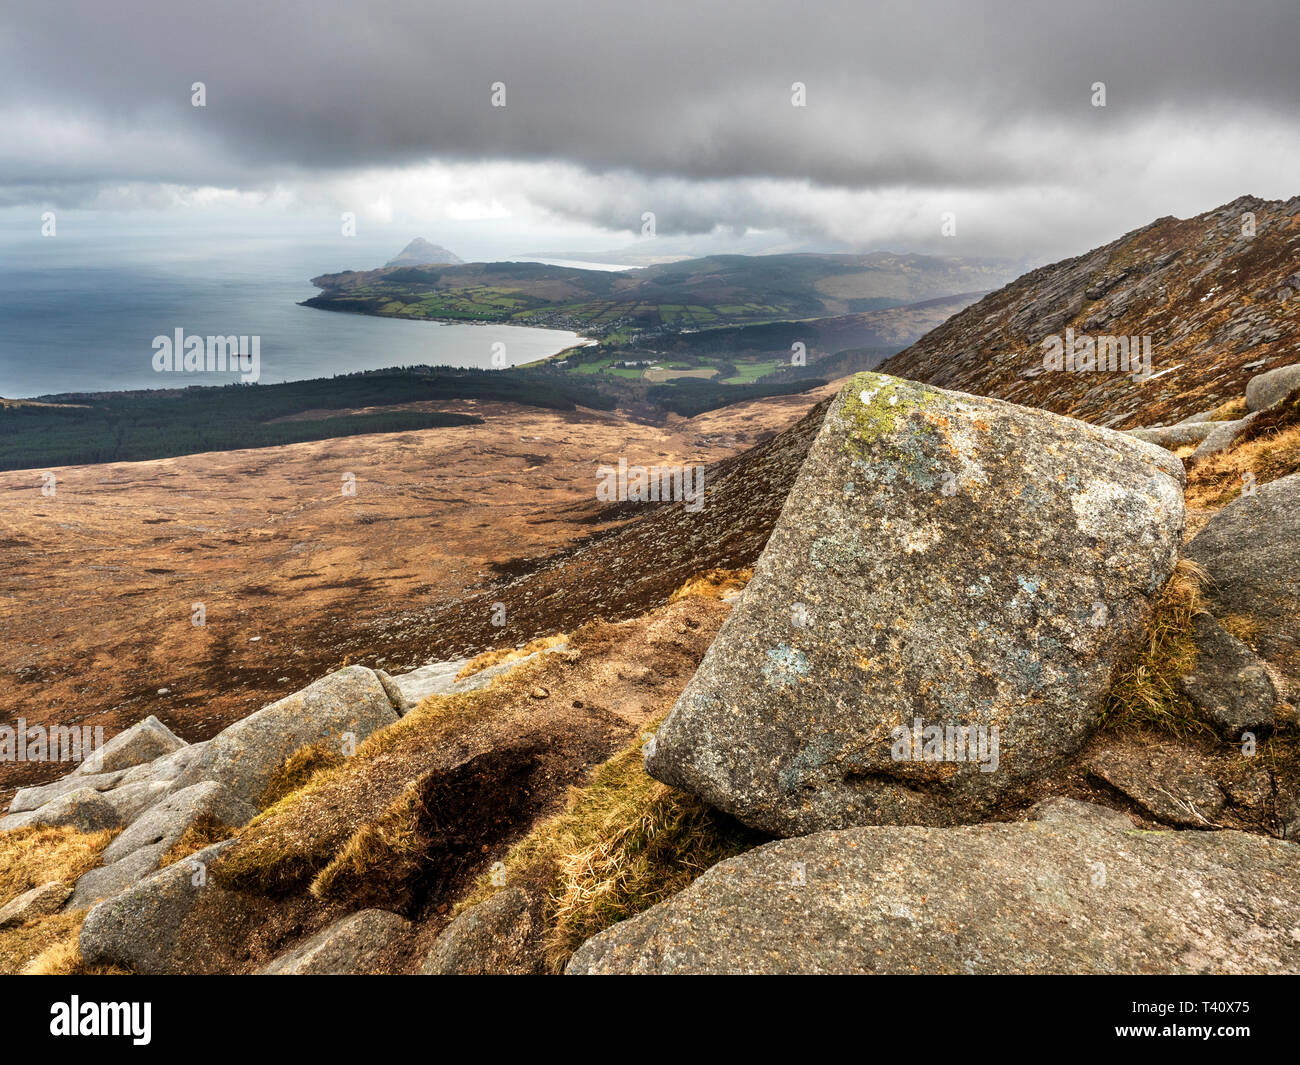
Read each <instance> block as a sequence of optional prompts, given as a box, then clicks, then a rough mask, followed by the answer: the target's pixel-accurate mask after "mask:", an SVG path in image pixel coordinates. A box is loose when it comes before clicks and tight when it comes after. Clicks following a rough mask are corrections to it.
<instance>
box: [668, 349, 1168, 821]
mask: <svg viewBox="0 0 1300 1065" xmlns="http://www.w3.org/2000/svg"><path fill="white" fill-rule="evenodd" d="M864 396H865V397H866V398H865V399H864V398H863V397H864ZM1182 484H1183V469H1182V464H1181V463H1180V462H1179V460H1178V459H1177V458H1176V457H1175V456H1174V455H1172V454H1171V453H1169V452H1168V451H1165V450H1162V449H1160V448H1158V447H1155V446H1153V445H1151V444H1146V443H1143V442H1141V441H1137V440H1134V439H1133V438H1132V437H1130V436H1128V435H1126V434H1124V433H1120V432H1115V431H1112V430H1107V429H1102V428H1099V427H1097V426H1093V425H1088V424H1086V423H1084V422H1080V421H1075V420H1073V419H1069V418H1063V417H1059V416H1057V415H1053V414H1048V413H1046V412H1043V411H1039V410H1031V409H1029V408H1026V407H1019V406H1015V405H1013V404H1010V403H1005V402H1001V401H998V400H992V399H986V398H981V397H977V396H968V395H964V394H961V393H955V392H945V391H940V390H938V389H933V388H930V387H927V386H923V385H919V384H915V383H912V382H909V381H903V380H900V379H897V378H890V377H885V376H882V375H879V374H861V375H858V376H857V377H855V378H853V379H852V381H851V382H850V384H849V385H848V386H847V387H845V388H844V389H843V390H842V391H841V392H840V394H839V395H838V397H837V398H836V400H835V402H834V403H833V404H832V405H831V407H830V410H829V411H828V413H827V415H826V419H825V421H824V422H823V423H822V426H821V429H820V431H819V433H818V437H817V439H816V441H815V442H814V444H813V445H812V448H811V450H810V452H809V455H808V458H807V460H806V461H805V462H804V465H803V468H802V470H801V472H800V474H799V477H798V480H797V481H796V483H795V485H794V488H793V490H792V491H791V493H790V497H789V499H788V500H787V502H786V504H785V508H784V510H783V511H782V513H781V517H780V520H779V521H778V522H777V525H776V528H775V529H774V530H773V533H772V536H771V538H770V539H769V541H768V544H767V547H766V548H765V550H764V551H763V554H762V556H761V557H760V558H759V560H758V562H757V564H756V565H755V568H754V577H753V579H752V580H751V581H750V583H749V585H748V586H747V587H746V589H745V592H744V594H743V595H742V596H741V597H740V598H739V599H738V600H737V602H736V605H735V606H734V608H733V609H732V612H731V615H730V616H729V617H728V619H727V620H726V622H725V623H724V624H723V626H722V628H721V630H720V632H719V633H718V636H717V639H715V640H714V642H713V645H712V646H711V647H710V648H709V651H708V653H707V654H706V655H705V657H704V660H703V661H702V663H701V665H700V667H699V670H698V671H697V672H696V674H695V676H694V677H693V678H692V680H691V681H690V683H689V684H688V685H687V687H686V689H685V691H684V692H683V694H682V696H681V698H680V699H679V700H678V702H677V704H676V706H675V707H674V708H673V710H672V712H671V713H670V714H669V716H668V717H667V719H666V720H665V721H664V723H663V725H662V726H661V727H660V729H659V731H658V733H657V735H656V736H655V738H654V740H653V741H652V742H651V743H649V744H647V748H646V768H647V770H648V771H649V773H650V774H651V775H652V776H654V777H656V778H658V779H659V780H662V781H664V782H665V783H668V784H671V785H674V786H676V787H680V788H683V789H684V790H686V791H689V792H692V793H694V794H696V795H699V796H701V797H702V798H704V799H705V800H706V801H707V802H709V803H711V804H712V805H714V806H717V807H719V808H721V809H723V810H725V811H727V812H728V813H730V814H733V815H734V816H736V817H738V818H739V819H740V820H741V821H744V822H745V823H747V824H749V825H751V826H753V827H755V828H759V829H762V830H764V831H768V832H771V833H773V834H775V835H800V834H803V833H806V832H810V831H815V830H817V829H819V828H827V827H843V826H848V825H854V824H889V823H929V824H950V823H957V822H965V821H970V820H978V819H981V818H983V817H985V816H988V815H990V814H991V813H992V812H993V811H995V810H996V809H997V808H998V807H999V806H1000V805H1003V804H1005V803H1006V802H1008V801H1011V800H1012V799H1014V798H1015V797H1016V796H1017V795H1018V794H1019V793H1021V792H1023V791H1024V790H1026V787H1027V785H1028V784H1029V783H1030V782H1031V781H1033V780H1035V779H1037V778H1039V777H1041V776H1042V775H1043V774H1045V773H1048V772H1051V771H1053V770H1055V769H1057V768H1058V767H1059V766H1060V765H1061V764H1063V763H1064V762H1065V761H1066V760H1067V759H1068V758H1070V757H1071V756H1073V755H1074V754H1075V753H1076V752H1077V751H1078V750H1079V749H1080V748H1081V747H1082V745H1083V744H1084V742H1085V741H1086V740H1087V738H1088V736H1089V735H1090V734H1091V733H1092V731H1093V730H1094V729H1095V728H1096V726H1097V725H1098V723H1099V718H1100V713H1101V708H1102V704H1103V701H1104V698H1105V695H1106V692H1107V691H1108V689H1109V688H1110V685H1111V682H1112V680H1113V678H1114V677H1115V676H1116V674H1117V673H1118V672H1119V670H1120V669H1121V668H1123V667H1125V666H1126V665H1127V663H1128V661H1129V658H1130V656H1131V654H1132V653H1133V652H1134V651H1135V650H1136V649H1137V647H1138V646H1139V645H1140V643H1141V640H1142V635H1143V629H1144V626H1145V624H1146V622H1147V620H1148V618H1149V617H1150V614H1151V610H1152V605H1151V600H1152V597H1153V596H1154V595H1155V594H1157V593H1158V592H1159V590H1160V589H1161V588H1162V586H1163V585H1164V583H1165V581H1166V579H1167V578H1168V576H1169V574H1170V573H1171V572H1172V570H1173V566H1174V563H1175V557H1176V552H1177V547H1178V543H1179V540H1180V537H1181V534H1182V529H1183V521H1184V514H1183V494H1182ZM918 723H919V726H918ZM949 728H951V729H952V730H953V731H952V733H951V735H952V740H951V742H950V741H949V739H948V737H949V732H948V729H949ZM927 729H940V730H942V731H943V739H944V742H943V744H942V745H936V744H935V743H934V742H933V736H934V733H933V732H927V731H926V730H927ZM963 729H964V730H969V731H967V732H964V733H963V732H959V731H958V730H963ZM981 740H982V741H983V744H984V745H983V747H982V748H981V747H980V741H981ZM995 742H996V744H997V748H996V752H995V750H994V743H995ZM937 755H938V756H942V757H935V756H937ZM958 755H962V756H964V758H965V760H959V759H958V757H957V756H958Z"/></svg>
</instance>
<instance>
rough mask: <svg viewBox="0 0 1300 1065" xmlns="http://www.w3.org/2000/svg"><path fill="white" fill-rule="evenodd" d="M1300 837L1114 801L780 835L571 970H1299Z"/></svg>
mask: <svg viewBox="0 0 1300 1065" xmlns="http://www.w3.org/2000/svg"><path fill="white" fill-rule="evenodd" d="M1298 914H1300V846H1297V845H1296V844H1294V843H1287V842H1284V841H1282V840H1275V839H1269V838H1267V837H1264V836H1256V835H1250V834H1247V833H1243V832H1142V831H1136V830H1132V829H1128V830H1126V829H1125V828H1124V827H1123V824H1122V822H1121V821H1119V820H1118V819H1116V818H1114V817H1105V816H1103V817H1089V816H1079V817H1077V818H1071V817H1069V816H1068V812H1067V811H1065V810H1062V809H1060V808H1058V809H1057V810H1056V811H1055V812H1054V815H1053V816H1052V817H1051V818H1050V819H1045V820H1040V821H1036V822H1019V823H1010V824H1007V823H998V824H984V825H974V826H968V827H962V828H923V827H918V826H906V827H873V828H858V829H851V830H848V831H839V832H819V833H817V834H816V835H812V836H806V837H803V838H800V839H787V840H780V841H778V842H776V843H771V844H768V845H767V846H764V847H760V848H758V849H757V850H753V851H749V852H748V853H746V854H742V855H740V856H739V857H737V858H732V859H729V860H728V861H725V862H722V863H721V864H719V865H715V866H714V867H713V868H712V869H710V870H709V871H708V872H707V873H705V874H704V875H703V876H702V877H700V878H699V879H698V880H696V881H695V882H694V883H693V884H692V885H691V886H690V887H688V888H687V889H686V890H685V891H683V892H682V893H681V894H679V895H676V896H674V897H673V898H671V899H669V900H668V901H666V902H663V903H660V904H659V905H658V906H655V907H654V908H653V909H650V910H647V911H646V912H645V913H643V914H640V915H639V916H637V917H634V918H632V919H631V920H629V921H624V922H623V923H621V924H617V925H614V926H613V927H612V928H610V929H607V930H606V931H604V932H602V933H601V934H600V935H598V936H596V937H594V938H593V939H590V940H588V941H587V942H586V943H585V944H584V945H583V946H582V947H581V948H580V949H579V950H578V952H577V953H576V954H575V955H574V957H573V959H572V961H571V962H570V963H569V967H568V972H569V973H573V974H585V973H981V974H982V973H1029V974H1039V973H1042V974H1050V973H1297V972H1300V916H1297V915H1298Z"/></svg>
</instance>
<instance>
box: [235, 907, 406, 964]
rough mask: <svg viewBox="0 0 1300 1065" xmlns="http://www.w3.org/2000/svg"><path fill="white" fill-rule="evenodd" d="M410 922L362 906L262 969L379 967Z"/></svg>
mask: <svg viewBox="0 0 1300 1065" xmlns="http://www.w3.org/2000/svg"><path fill="white" fill-rule="evenodd" d="M410 931H411V922H410V921H407V920H404V919H403V918H401V917H398V916H397V914H395V913H389V912H388V911H387V910H361V911H360V912H359V913H353V914H349V915H348V916H347V917H344V918H343V919H342V920H339V921H335V922H334V923H333V924H332V925H330V926H329V927H328V928H326V929H324V930H323V931H320V932H317V933H316V935H314V936H312V937H311V938H310V939H308V940H307V941H306V942H305V943H302V944H300V945H299V946H298V947H295V948H294V949H293V950H291V951H289V953H287V954H283V955H281V956H280V957H278V958H276V959H275V961H273V962H271V964H270V965H268V966H267V967H266V968H264V969H262V970H261V971H260V974H259V975H262V976H352V975H357V974H364V973H371V972H374V971H376V966H377V963H378V962H380V961H381V960H382V959H383V957H384V955H385V954H386V953H387V952H388V951H389V949H390V948H392V946H393V945H394V944H395V943H396V942H397V941H398V940H400V939H401V938H402V937H403V936H405V935H408V934H409V933H410Z"/></svg>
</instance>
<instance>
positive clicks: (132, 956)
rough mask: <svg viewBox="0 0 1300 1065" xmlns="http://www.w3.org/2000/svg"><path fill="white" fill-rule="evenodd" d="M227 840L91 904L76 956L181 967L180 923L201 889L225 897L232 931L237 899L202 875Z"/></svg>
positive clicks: (145, 969) (148, 968) (165, 969)
mask: <svg viewBox="0 0 1300 1065" xmlns="http://www.w3.org/2000/svg"><path fill="white" fill-rule="evenodd" d="M233 844H234V840H225V841H223V842H221V843H215V844H213V845H212V846H210V847H205V848H204V849H203V850H201V851H198V852H197V853H195V854H192V855H190V856H189V857H188V858H183V859H181V860H180V861H178V862H175V863H173V864H172V865H169V866H167V868H165V869H162V870H159V871H158V872H156V873H154V874H153V875H151V876H148V877H146V878H145V879H144V880H141V881H140V882H139V883H136V884H133V885H131V886H130V887H128V888H126V890H124V891H122V892H120V893H118V894H116V895H115V896H114V897H112V898H109V899H106V900H105V901H103V902H101V903H100V904H99V905H98V906H95V907H94V908H93V909H92V910H91V911H90V913H88V914H87V915H86V920H85V922H84V923H83V924H82V926H81V936H80V944H81V956H82V958H83V959H84V960H85V961H86V963H87V964H89V965H101V964H102V965H117V966H120V967H122V968H125V969H129V970H130V971H131V972H135V973H144V974H155V973H158V974H168V973H173V974H174V973H180V972H184V971H185V966H184V964H183V961H184V959H181V958H178V957H177V956H176V952H177V944H178V942H179V941H180V938H181V937H180V935H179V933H180V929H181V927H182V925H183V924H184V923H185V920H186V918H187V917H189V915H190V913H191V911H192V910H193V909H194V907H195V906H196V905H198V903H199V900H200V897H201V896H203V895H205V894H219V895H221V896H225V897H227V898H228V899H229V903H230V905H229V907H228V911H229V916H228V920H227V927H228V929H231V930H233V931H236V932H237V928H235V926H236V925H237V924H238V923H239V921H240V919H241V915H242V914H243V913H244V906H243V903H242V901H241V900H240V899H239V897H238V896H237V895H235V894H234V893H233V892H227V891H225V889H223V888H221V887H219V886H217V885H216V884H215V883H214V882H213V881H212V880H210V879H209V878H208V876H207V868H208V866H210V865H211V864H212V862H214V861H215V860H216V859H217V857H218V856H219V855H220V854H222V853H223V852H224V851H225V850H226V849H228V848H229V847H231V846H232V845H233Z"/></svg>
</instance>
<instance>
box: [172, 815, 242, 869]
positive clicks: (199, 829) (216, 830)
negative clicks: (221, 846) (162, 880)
mask: <svg viewBox="0 0 1300 1065" xmlns="http://www.w3.org/2000/svg"><path fill="white" fill-rule="evenodd" d="M238 831H239V829H238V828H235V827H234V826H232V825H228V824H226V823H225V822H224V821H218V820H217V819H216V818H215V817H212V816H210V815H208V814H201V815H200V816H198V817H196V818H195V819H194V822H193V824H191V825H190V827H189V828H187V829H186V830H185V831H184V832H183V833H182V834H181V838H180V839H178V840H177V841H176V842H175V843H173V844H172V846H171V849H170V850H169V851H168V852H167V853H166V854H164V855H163V859H162V861H161V862H159V864H158V867H159V868H160V869H162V868H165V867H166V866H169V865H172V864H174V863H176V862H179V861H180V860H181V859H182V858H188V857H189V856H190V855H191V854H197V853H198V852H199V851H201V850H202V849H203V848H204V847H211V846H212V844H214V843H220V842H221V841H222V840H223V839H230V837H231V836H233V835H234V834H235V833H236V832H238Z"/></svg>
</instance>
